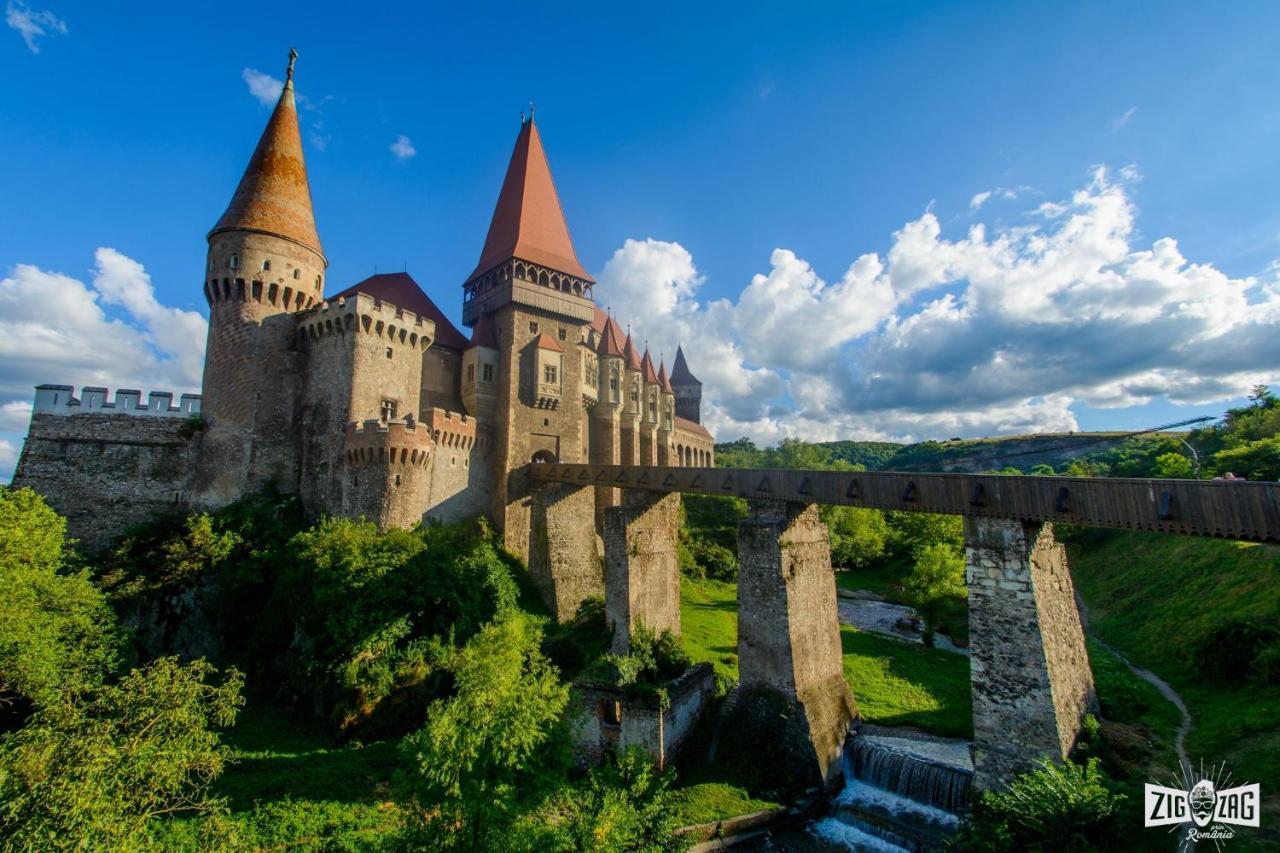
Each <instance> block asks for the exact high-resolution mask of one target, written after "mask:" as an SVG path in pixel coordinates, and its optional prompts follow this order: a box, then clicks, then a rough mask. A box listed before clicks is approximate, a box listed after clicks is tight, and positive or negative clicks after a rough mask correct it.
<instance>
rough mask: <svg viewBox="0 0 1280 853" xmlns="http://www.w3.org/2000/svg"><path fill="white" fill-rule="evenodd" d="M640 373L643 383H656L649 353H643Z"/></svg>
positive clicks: (646, 351)
mask: <svg viewBox="0 0 1280 853" xmlns="http://www.w3.org/2000/svg"><path fill="white" fill-rule="evenodd" d="M640 373H641V375H643V376H644V381H645V382H655V383H656V382H657V381H658V374H656V373H654V372H653V359H652V358H650V357H649V351H648V350H645V351H644V358H643V359H641V360H640Z"/></svg>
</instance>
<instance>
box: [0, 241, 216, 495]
mask: <svg viewBox="0 0 1280 853" xmlns="http://www.w3.org/2000/svg"><path fill="white" fill-rule="evenodd" d="M206 330H207V325H206V321H205V319H204V318H203V317H202V316H201V315H200V314H198V313H196V312H195V311H186V310H183V309H179V308H172V307H169V306H165V305H163V304H161V303H160V302H159V301H158V300H157V299H156V296H155V289H154V287H153V286H152V284H151V277H150V275H148V274H147V271H146V270H145V269H144V268H143V266H142V264H140V263H138V262H137V261H136V260H134V259H132V258H130V257H128V256H127V255H124V254H122V253H120V252H118V251H116V250H115V249H111V248H100V249H98V250H97V251H96V252H95V253H94V267H93V270H92V271H91V283H90V284H86V283H85V282H83V281H81V280H79V279H76V278H73V277H71V276H68V275H65V274H63V273H59V272H53V271H49V270H43V269H40V268H38V267H36V266H33V265H30V264H17V265H16V266H14V267H13V268H12V270H11V271H10V273H9V275H8V276H6V277H5V278H2V279H0V441H4V442H8V444H9V445H10V446H11V448H16V447H17V446H18V445H19V444H20V443H21V440H22V434H23V433H25V431H26V424H27V420H28V418H29V417H30V412H31V399H32V395H33V388H34V386H36V385H39V384H41V383H46V382H52V383H59V384H65V385H74V386H76V388H77V389H78V388H80V387H83V386H84V385H100V386H106V387H108V388H112V389H115V388H120V387H124V388H138V389H141V390H143V391H144V392H145V391H148V390H171V391H173V392H174V393H175V394H177V393H183V392H191V391H198V390H199V388H200V378H201V372H202V371H203V366H204V346H205V336H206ZM14 453H15V454H16V449H15V450H14ZM4 458H5V457H4V454H3V453H2V452H0V482H7V481H8V479H9V477H10V475H11V474H12V470H13V462H14V461H15V460H16V457H15V459H14V460H10V461H9V462H8V463H5V462H4Z"/></svg>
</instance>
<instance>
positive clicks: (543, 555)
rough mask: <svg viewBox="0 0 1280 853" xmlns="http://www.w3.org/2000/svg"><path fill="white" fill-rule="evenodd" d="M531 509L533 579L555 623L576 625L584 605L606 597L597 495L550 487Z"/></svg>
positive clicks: (590, 491) (532, 501) (540, 491)
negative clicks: (574, 620) (575, 621)
mask: <svg viewBox="0 0 1280 853" xmlns="http://www.w3.org/2000/svg"><path fill="white" fill-rule="evenodd" d="M528 505H529V510H530V519H531V538H532V540H533V542H532V544H531V547H530V553H529V563H528V565H529V574H530V575H531V576H532V578H533V581H534V583H535V584H536V585H537V586H538V589H539V590H540V591H541V592H542V598H543V600H544V601H546V603H547V607H548V609H549V610H550V611H551V613H552V614H553V615H554V616H555V618H556V619H558V620H560V621H562V622H563V621H565V620H567V619H572V618H573V617H574V616H575V615H576V614H577V612H578V607H579V606H581V604H582V602H584V601H586V600H587V599H588V598H594V597H599V596H602V595H604V572H603V569H602V566H601V563H602V560H601V554H600V551H599V548H598V543H599V538H598V537H597V536H596V525H595V490H594V489H593V488H592V487H590V486H587V487H581V488H580V487H576V486H570V485H567V484H562V483H548V484H546V485H544V486H542V487H541V488H539V489H538V490H537V492H535V493H534V494H533V495H532V496H531V497H530V498H529V499H528Z"/></svg>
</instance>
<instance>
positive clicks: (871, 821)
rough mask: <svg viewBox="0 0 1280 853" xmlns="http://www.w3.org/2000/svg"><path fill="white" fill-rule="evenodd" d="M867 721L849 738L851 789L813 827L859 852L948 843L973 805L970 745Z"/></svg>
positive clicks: (912, 852) (896, 852) (911, 851)
mask: <svg viewBox="0 0 1280 853" xmlns="http://www.w3.org/2000/svg"><path fill="white" fill-rule="evenodd" d="M891 731H892V730H889V729H876V728H872V727H870V726H866V727H864V728H863V729H862V731H861V732H860V733H859V734H856V735H851V736H850V737H849V739H848V740H847V741H846V742H845V753H844V772H845V786H844V788H843V789H842V790H841V791H840V793H839V794H838V795H837V796H836V798H835V800H834V801H833V803H832V806H833V811H834V815H833V816H832V817H828V818H826V819H825V820H821V821H818V822H817V823H815V824H813V825H811V827H810V831H811V832H812V833H813V834H814V835H816V836H818V837H819V838H821V839H822V840H824V841H827V842H829V843H833V844H837V845H840V846H843V847H846V848H848V849H849V850H855V851H864V850H865V851H875V853H903V851H907V852H908V853H916V851H924V850H933V849H939V848H941V847H942V845H943V842H944V839H945V838H946V836H948V835H949V834H950V833H952V832H954V831H955V830H956V829H958V828H959V826H960V817H959V813H961V812H963V811H964V810H965V809H966V808H967V806H968V800H969V786H970V782H971V781H972V778H973V766H972V763H971V761H970V758H969V744H968V743H966V742H964V741H955V740H946V739H943V738H934V737H929V736H926V735H904V734H902V733H893V734H889V733H888V732H891Z"/></svg>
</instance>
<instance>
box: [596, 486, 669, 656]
mask: <svg viewBox="0 0 1280 853" xmlns="http://www.w3.org/2000/svg"><path fill="white" fill-rule="evenodd" d="M623 498H624V499H623V504H622V506H615V507H609V508H608V509H606V510H605V511H604V566H605V569H604V589H605V592H604V601H605V622H606V623H607V624H608V625H609V627H610V629H611V630H612V631H613V643H612V648H611V651H613V652H614V653H616V654H626V653H627V652H629V651H630V650H631V634H632V633H634V632H635V630H636V628H637V627H639V626H640V625H643V626H644V627H645V628H646V629H647V630H649V631H652V632H653V633H654V634H655V635H660V634H662V633H663V632H664V631H670V632H671V633H672V634H674V635H676V636H677V637H678V636H680V559H679V554H678V552H677V546H678V544H679V537H680V495H678V494H670V495H661V494H657V493H655V492H635V491H627V492H624V493H623Z"/></svg>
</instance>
